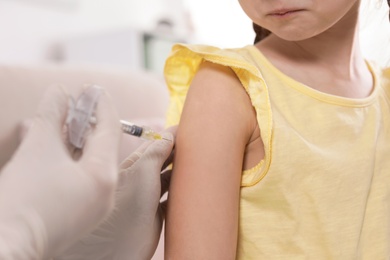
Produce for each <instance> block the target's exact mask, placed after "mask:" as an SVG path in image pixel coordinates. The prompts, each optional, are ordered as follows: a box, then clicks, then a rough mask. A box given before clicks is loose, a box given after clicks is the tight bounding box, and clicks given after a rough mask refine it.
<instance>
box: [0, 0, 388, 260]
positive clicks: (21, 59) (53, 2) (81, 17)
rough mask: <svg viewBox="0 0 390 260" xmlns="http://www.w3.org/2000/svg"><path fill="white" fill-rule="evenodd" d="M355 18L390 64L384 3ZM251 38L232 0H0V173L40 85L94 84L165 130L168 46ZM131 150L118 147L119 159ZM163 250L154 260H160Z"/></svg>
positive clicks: (369, 52)
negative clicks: (0, 106)
mask: <svg viewBox="0 0 390 260" xmlns="http://www.w3.org/2000/svg"><path fill="white" fill-rule="evenodd" d="M361 10H362V11H361V16H362V20H361V29H362V30H361V35H360V36H361V40H362V50H363V52H364V54H365V56H366V57H367V58H368V59H370V60H374V61H376V62H377V63H379V64H380V65H386V64H387V65H390V23H389V21H388V7H387V4H386V2H385V0H362V9H361ZM253 39H254V33H253V31H252V24H251V21H250V20H249V19H248V18H247V17H246V16H245V14H244V13H243V11H242V10H241V8H240V6H239V3H238V1H237V0H0V86H1V87H0V98H2V99H1V104H2V110H1V111H0V119H1V120H2V125H1V127H0V132H1V133H0V146H1V147H2V149H1V150H2V151H0V166H1V165H2V164H4V163H5V162H6V161H7V160H8V159H9V158H10V156H11V155H12V153H13V151H14V150H15V149H16V147H17V145H18V144H19V142H20V137H19V135H18V130H17V129H19V126H20V121H21V120H23V119H25V118H29V117H31V116H32V115H33V111H35V107H36V106H37V103H38V101H39V99H40V96H41V94H42V93H43V90H44V89H45V88H46V87H47V85H49V84H51V83H53V82H55V81H58V82H60V83H61V84H65V85H71V86H78V85H79V84H81V83H83V82H86V81H88V82H90V81H91V80H93V81H96V82H97V84H100V85H102V86H105V87H107V88H110V91H111V92H110V93H111V94H112V96H113V98H114V100H115V103H116V105H117V108H118V111H119V113H120V116H121V118H123V119H132V120H133V119H134V118H135V117H139V118H141V117H142V119H145V118H146V119H147V120H149V121H147V123H146V125H150V126H153V128H154V129H158V127H157V124H156V125H154V124H153V123H152V122H157V121H151V119H154V118H157V119H158V120H159V121H158V123H159V125H160V126H161V127H162V126H163V125H164V120H165V119H164V117H165V116H164V114H165V112H164V109H165V107H166V106H167V104H168V97H167V93H166V92H167V90H166V87H165V83H164V81H163V78H162V74H163V73H162V72H163V66H164V61H165V59H166V58H167V56H168V54H169V52H170V49H171V47H172V44H173V43H176V42H183V43H200V44H209V45H215V46H218V47H221V48H234V47H241V46H244V45H248V44H252V42H253ZM46 66H48V67H50V69H45V68H44V67H46ZM53 67H54V68H53ZM59 67H67V68H68V67H70V68H74V67H77V68H81V69H76V70H71V71H66V70H60V69H59ZM91 67H92V68H93V70H92V72H90V71H88V70H86V71H84V68H91ZM95 68H98V70H94V69H95ZM101 68H103V70H100V69H101ZM106 69H109V70H114V71H119V70H120V71H121V73H122V74H110V73H105V70H106ZM103 72H104V73H103ZM135 72H136V73H135ZM139 72H142V73H139ZM154 77H157V80H156V79H155V78H154ZM74 89H76V88H74ZM151 92H153V93H151ZM147 98H148V99H149V100H145V99H147ZM130 99H131V100H130ZM160 121H161V122H160ZM134 143H135V140H134V139H132V140H129V141H128V142H127V143H125V144H124V145H123V146H124V147H125V148H127V150H126V149H124V152H123V154H124V155H127V154H129V151H130V150H131V149H129V147H130V146H131V145H132V144H133V146H134ZM7 147H8V148H7ZM0 168H1V167H0ZM163 242H164V241H163V239H161V240H160V244H159V247H158V249H157V251H156V254H155V256H154V258H153V259H154V260H158V259H163V247H164V245H163Z"/></svg>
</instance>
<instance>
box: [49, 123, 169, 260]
mask: <svg viewBox="0 0 390 260" xmlns="http://www.w3.org/2000/svg"><path fill="white" fill-rule="evenodd" d="M170 131H172V132H173V133H174V131H175V129H174V128H171V129H170ZM162 135H163V138H164V139H162V140H158V141H152V142H146V143H144V144H143V145H141V146H140V147H139V148H138V149H137V150H136V151H135V152H134V153H132V154H131V155H130V156H129V157H128V158H127V159H125V160H124V161H123V162H122V164H121V166H120V181H119V185H118V191H117V196H116V205H115V209H114V211H113V212H112V214H111V215H110V217H109V218H107V220H105V221H104V222H103V223H102V225H101V226H100V227H99V228H98V229H96V230H94V231H93V232H92V233H91V234H89V235H88V236H86V237H85V238H83V239H82V240H80V241H79V242H78V243H76V244H75V245H74V246H72V247H71V248H70V249H69V250H67V251H66V252H65V253H64V255H63V256H61V257H59V258H56V260H57V259H61V260H81V259H84V260H85V259H94V260H102V259H105V260H125V259H126V260H127V259H135V260H150V259H151V258H152V256H153V254H154V252H155V250H156V247H157V245H158V241H159V238H160V233H161V228H162V223H163V215H164V212H163V209H162V207H163V204H160V198H161V195H162V194H163V193H165V192H166V191H167V189H168V185H169V180H170V172H171V171H170V170H167V171H165V172H164V173H163V174H161V170H162V169H165V166H166V165H168V164H170V163H171V161H172V157H173V156H172V155H173V153H172V149H173V144H174V142H173V140H174V138H173V136H172V134H171V133H170V132H165V133H162ZM170 155H171V156H170Z"/></svg>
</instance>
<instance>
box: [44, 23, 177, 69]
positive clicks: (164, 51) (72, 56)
mask: <svg viewBox="0 0 390 260" xmlns="http://www.w3.org/2000/svg"><path fill="white" fill-rule="evenodd" d="M177 42H184V40H183V39H181V38H179V37H176V36H174V35H173V34H172V33H170V32H164V30H162V29H159V30H158V31H157V30H156V31H150V32H146V31H140V30H135V29H132V28H126V29H120V30H118V29H117V30H107V31H102V32H98V33H95V34H86V35H81V36H78V37H77V36H73V37H71V38H69V39H64V40H61V41H60V42H59V43H58V44H57V45H56V46H55V51H54V55H52V57H51V58H52V59H53V60H57V61H59V62H63V63H65V64H74V63H76V64H80V63H83V64H92V63H93V64H100V65H114V66H121V67H124V68H129V69H136V70H147V71H150V72H154V73H157V74H160V75H162V74H163V67H164V64H165V60H166V58H167V57H168V55H169V53H170V51H171V49H172V45H173V44H174V43H177Z"/></svg>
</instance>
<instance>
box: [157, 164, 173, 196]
mask: <svg viewBox="0 0 390 260" xmlns="http://www.w3.org/2000/svg"><path fill="white" fill-rule="evenodd" d="M171 176H172V170H166V171H165V172H163V173H162V174H160V183H161V195H160V198H161V197H162V196H163V195H164V194H165V193H166V192H167V191H168V190H169V185H170V183H171Z"/></svg>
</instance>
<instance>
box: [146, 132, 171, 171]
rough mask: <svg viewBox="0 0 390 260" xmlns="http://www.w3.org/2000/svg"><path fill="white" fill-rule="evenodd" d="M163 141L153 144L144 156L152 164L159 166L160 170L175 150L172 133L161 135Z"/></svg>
mask: <svg viewBox="0 0 390 260" xmlns="http://www.w3.org/2000/svg"><path fill="white" fill-rule="evenodd" d="M161 136H162V139H161V140H156V141H154V142H152V143H151V144H150V145H149V146H148V147H147V149H146V150H145V152H144V154H143V156H144V157H145V158H148V159H150V160H148V161H149V163H150V164H153V163H155V164H157V165H156V166H157V167H158V169H161V167H162V166H163V164H164V162H165V160H166V159H167V158H168V157H169V155H170V154H171V152H172V149H173V144H174V141H173V135H172V134H171V133H170V132H163V133H161Z"/></svg>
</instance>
